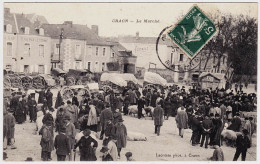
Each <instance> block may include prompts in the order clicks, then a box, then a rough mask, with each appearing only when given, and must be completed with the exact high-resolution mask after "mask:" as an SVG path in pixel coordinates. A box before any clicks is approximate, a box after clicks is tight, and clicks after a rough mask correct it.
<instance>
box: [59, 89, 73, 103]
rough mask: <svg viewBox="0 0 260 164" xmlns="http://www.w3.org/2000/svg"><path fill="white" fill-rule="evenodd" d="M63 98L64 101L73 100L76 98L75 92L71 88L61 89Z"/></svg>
mask: <svg viewBox="0 0 260 164" xmlns="http://www.w3.org/2000/svg"><path fill="white" fill-rule="evenodd" d="M61 96H62V98H63V100H64V101H66V100H68V99H71V98H72V97H73V96H74V93H73V91H72V90H71V89H70V87H64V88H62V89H61Z"/></svg>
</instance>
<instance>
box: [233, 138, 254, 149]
mask: <svg viewBox="0 0 260 164" xmlns="http://www.w3.org/2000/svg"><path fill="white" fill-rule="evenodd" d="M236 146H237V149H239V150H247V149H248V148H250V147H251V142H250V140H249V138H248V136H243V135H238V136H237V140H236Z"/></svg>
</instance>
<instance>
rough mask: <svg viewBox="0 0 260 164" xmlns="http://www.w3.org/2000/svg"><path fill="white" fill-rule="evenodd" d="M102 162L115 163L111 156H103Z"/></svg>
mask: <svg viewBox="0 0 260 164" xmlns="http://www.w3.org/2000/svg"><path fill="white" fill-rule="evenodd" d="M102 161H114V160H113V158H112V156H111V155H110V154H107V155H106V156H105V157H104V156H102Z"/></svg>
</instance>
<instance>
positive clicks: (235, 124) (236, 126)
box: [227, 113, 242, 132]
mask: <svg viewBox="0 0 260 164" xmlns="http://www.w3.org/2000/svg"><path fill="white" fill-rule="evenodd" d="M239 116H240V114H239V113H236V116H235V117H234V118H233V119H232V121H231V125H230V126H229V127H228V128H227V129H229V130H233V131H235V132H239V131H240V127H241V125H242V123H241V119H240V117H239Z"/></svg>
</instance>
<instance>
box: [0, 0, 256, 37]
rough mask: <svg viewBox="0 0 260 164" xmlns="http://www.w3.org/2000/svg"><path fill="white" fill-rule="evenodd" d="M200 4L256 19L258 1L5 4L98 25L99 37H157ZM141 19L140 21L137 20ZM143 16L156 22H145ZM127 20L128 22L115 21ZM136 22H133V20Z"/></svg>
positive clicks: (59, 19)
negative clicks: (137, 35)
mask: <svg viewBox="0 0 260 164" xmlns="http://www.w3.org/2000/svg"><path fill="white" fill-rule="evenodd" d="M193 4H197V5H198V6H199V7H200V8H201V9H202V10H203V11H204V13H205V14H211V13H218V14H221V15H223V14H227V13H231V14H234V15H240V14H243V15H248V16H250V17H254V18H257V15H258V11H257V7H258V6H257V3H4V7H8V8H10V10H11V12H14V13H24V14H30V13H36V14H38V15H42V16H45V18H46V19H47V20H48V22H49V23H51V24H62V23H63V22H64V21H73V23H74V24H83V25H87V26H88V27H91V25H98V26H99V35H100V36H107V37H110V36H115V37H116V36H118V35H135V34H136V32H137V31H138V32H139V35H140V36H145V37H147V36H150V37H156V36H158V35H159V33H160V32H161V30H162V29H163V28H165V27H167V26H170V25H174V24H175V23H177V19H179V18H180V17H181V15H184V14H186V13H187V12H188V11H189V9H190V8H191V7H192V6H193ZM137 19H138V20H141V21H142V22H141V23H136V21H137ZM144 19H149V20H154V21H155V22H156V23H144ZM120 20H128V22H126V23H116V22H117V21H120ZM131 21H133V22H131Z"/></svg>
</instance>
